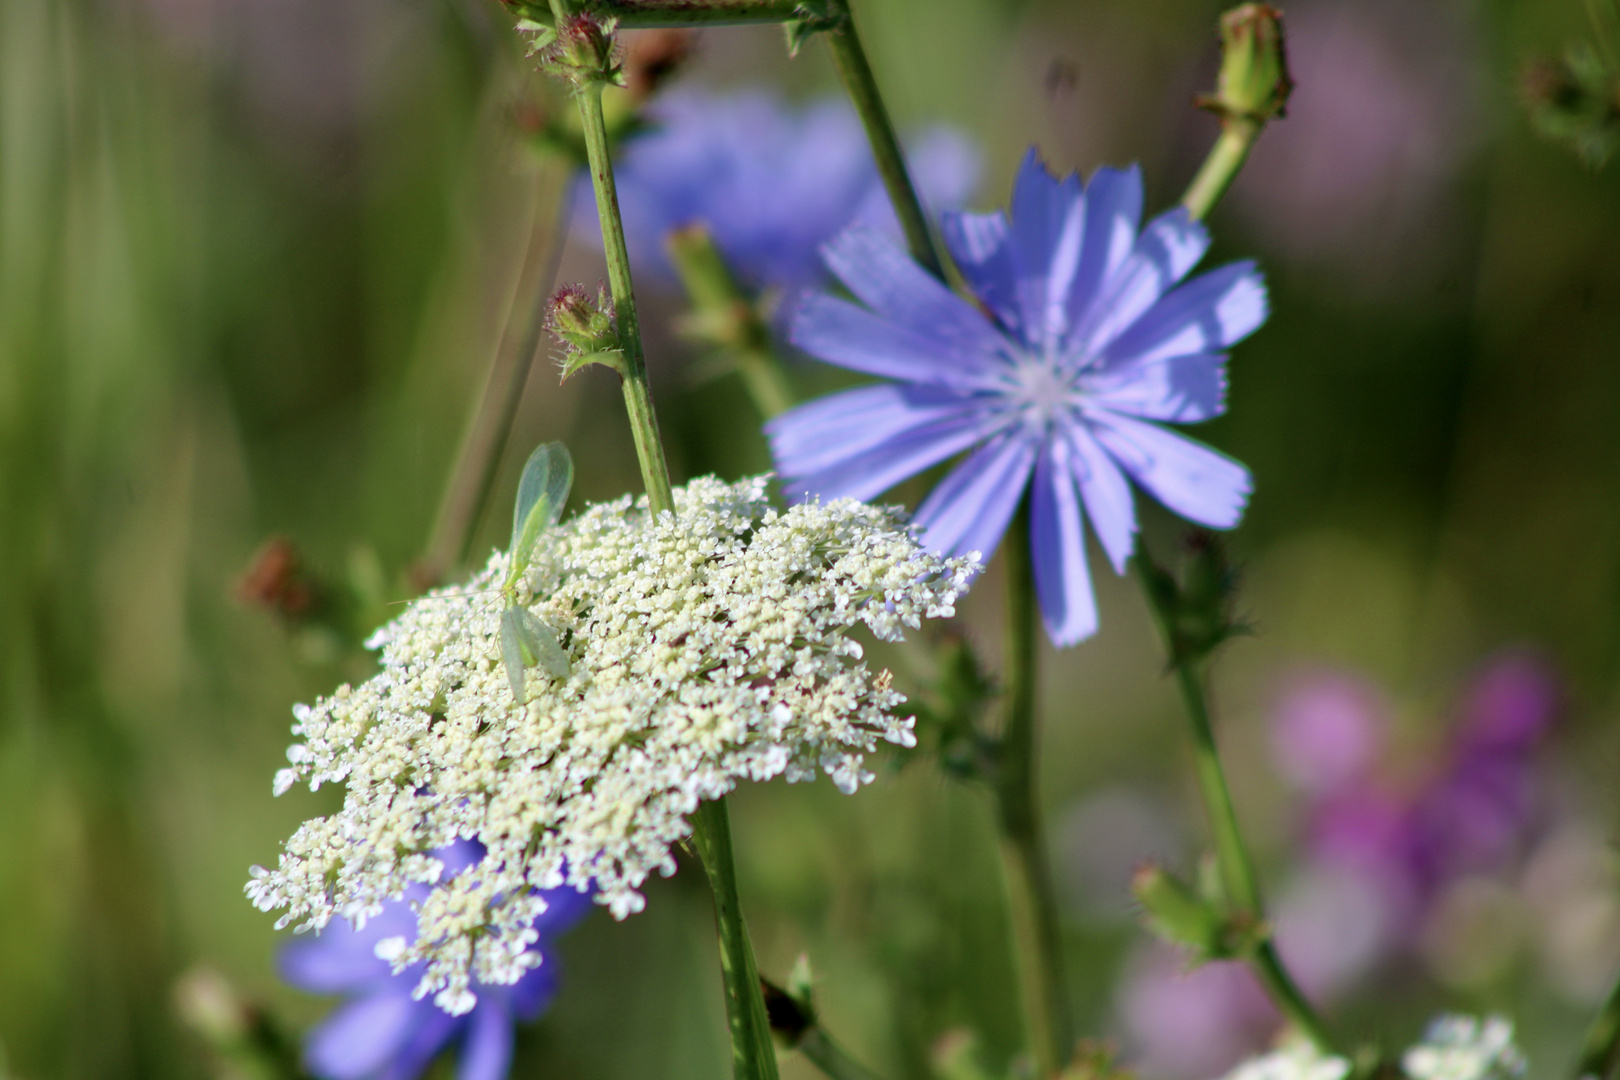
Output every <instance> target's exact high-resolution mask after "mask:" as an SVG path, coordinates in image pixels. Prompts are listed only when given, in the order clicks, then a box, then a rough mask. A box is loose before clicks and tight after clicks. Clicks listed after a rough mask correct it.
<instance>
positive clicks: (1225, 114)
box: [1198, 4, 1294, 123]
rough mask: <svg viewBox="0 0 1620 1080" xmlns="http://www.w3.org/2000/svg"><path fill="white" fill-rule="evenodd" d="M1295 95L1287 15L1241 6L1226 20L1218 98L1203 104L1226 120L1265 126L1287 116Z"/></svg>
mask: <svg viewBox="0 0 1620 1080" xmlns="http://www.w3.org/2000/svg"><path fill="white" fill-rule="evenodd" d="M1293 89H1294V82H1293V80H1292V79H1291V78H1289V76H1288V56H1287V50H1286V49H1285V47H1284V44H1283V24H1282V12H1280V11H1278V10H1277V9H1276V8H1274V7H1272V6H1271V5H1270V4H1241V5H1239V6H1238V7H1235V8H1233V9H1232V10H1230V11H1228V12H1227V13H1226V14H1224V15H1222V16H1221V73H1220V77H1219V79H1218V80H1217V82H1216V90H1215V93H1214V94H1209V95H1204V96H1202V97H1200V98H1199V100H1198V104H1199V105H1200V106H1201V107H1203V108H1206V109H1209V110H1210V111H1212V112H1215V113H1218V114H1220V116H1221V117H1222V118H1223V119H1232V118H1238V117H1242V118H1246V119H1249V120H1253V121H1257V122H1259V123H1265V122H1266V121H1267V120H1270V119H1271V118H1272V117H1280V116H1283V115H1285V110H1286V106H1287V104H1288V95H1289V93H1290V92H1291V91H1292V90H1293Z"/></svg>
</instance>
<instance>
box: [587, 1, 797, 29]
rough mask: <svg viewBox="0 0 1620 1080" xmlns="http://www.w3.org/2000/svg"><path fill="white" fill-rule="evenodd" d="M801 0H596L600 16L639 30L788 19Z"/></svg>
mask: <svg viewBox="0 0 1620 1080" xmlns="http://www.w3.org/2000/svg"><path fill="white" fill-rule="evenodd" d="M799 4H800V0H593V2H592V3H590V4H589V5H588V6H589V8H590V10H591V11H592V12H593V13H594V14H596V15H598V16H599V17H601V18H604V19H605V18H614V19H618V20H619V23H620V25H622V26H626V27H632V28H636V29H641V28H646V27H656V26H727V25H740V24H746V23H780V22H787V21H788V20H789V19H792V18H794V17H795V16H796V15H797V13H798V8H799Z"/></svg>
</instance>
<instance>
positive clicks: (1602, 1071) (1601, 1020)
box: [1575, 982, 1620, 1080]
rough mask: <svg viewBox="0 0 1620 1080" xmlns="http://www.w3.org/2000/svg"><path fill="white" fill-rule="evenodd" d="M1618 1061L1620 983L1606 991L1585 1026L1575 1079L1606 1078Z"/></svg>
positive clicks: (1602, 1079)
mask: <svg viewBox="0 0 1620 1080" xmlns="http://www.w3.org/2000/svg"><path fill="white" fill-rule="evenodd" d="M1617 1064H1620V982H1617V983H1615V986H1614V989H1613V990H1612V991H1610V992H1609V999H1608V1000H1607V1001H1605V1002H1604V1003H1603V1008H1601V1009H1599V1010H1598V1014H1597V1016H1595V1017H1593V1019H1592V1025H1591V1026H1590V1027H1588V1028H1587V1029H1586V1038H1585V1039H1584V1040H1582V1042H1581V1056H1580V1058H1579V1059H1578V1060H1577V1061H1576V1063H1575V1080H1608V1077H1609V1076H1610V1074H1612V1073H1613V1072H1614V1069H1615V1066H1616V1065H1617Z"/></svg>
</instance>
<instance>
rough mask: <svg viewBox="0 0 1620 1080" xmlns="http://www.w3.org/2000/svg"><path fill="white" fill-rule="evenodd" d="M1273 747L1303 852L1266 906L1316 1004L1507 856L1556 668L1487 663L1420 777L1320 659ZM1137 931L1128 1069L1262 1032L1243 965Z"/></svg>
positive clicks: (1365, 697) (1524, 832)
mask: <svg viewBox="0 0 1620 1080" xmlns="http://www.w3.org/2000/svg"><path fill="white" fill-rule="evenodd" d="M1284 687H1285V688H1284V692H1283V693H1282V694H1281V696H1280V697H1279V699H1278V704H1277V706H1276V708H1275V710H1274V712H1273V714H1272V724H1273V730H1272V747H1273V751H1274V753H1275V754H1276V756H1277V763H1278V766H1279V768H1280V770H1281V771H1282V773H1283V775H1284V776H1285V777H1287V778H1288V779H1289V780H1290V781H1291V782H1292V783H1293V784H1294V785H1295V786H1296V787H1297V789H1298V790H1299V791H1300V794H1301V796H1302V798H1303V800H1304V807H1303V809H1304V820H1305V822H1306V824H1305V828H1304V833H1303V836H1302V841H1303V862H1302V865H1301V866H1300V868H1299V869H1298V870H1297V872H1296V873H1295V874H1294V875H1293V877H1292V878H1291V879H1290V880H1289V881H1287V882H1286V883H1285V884H1284V886H1283V887H1282V888H1280V889H1278V890H1277V891H1276V899H1275V901H1274V902H1273V904H1272V905H1271V912H1270V914H1271V917H1272V922H1273V924H1274V925H1275V926H1276V929H1277V947H1278V950H1279V952H1281V954H1282V956H1283V959H1284V961H1285V962H1286V963H1287V964H1288V966H1289V968H1290V970H1291V971H1293V973H1294V975H1295V977H1296V978H1297V979H1298V980H1299V982H1300V984H1301V986H1302V988H1303V989H1304V990H1305V991H1306V993H1307V994H1308V995H1310V996H1311V997H1312V998H1314V999H1316V1000H1318V1001H1327V1000H1331V999H1333V998H1334V997H1336V996H1339V995H1342V994H1344V993H1345V992H1347V991H1349V990H1351V989H1353V988H1354V987H1355V986H1356V985H1357V984H1358V983H1359V982H1360V981H1361V980H1363V979H1364V978H1365V977H1366V976H1367V975H1368V974H1369V973H1370V972H1372V971H1373V970H1375V969H1376V968H1377V967H1378V966H1379V965H1380V964H1381V963H1383V962H1384V961H1386V960H1388V959H1389V958H1391V957H1392V956H1394V955H1397V954H1399V953H1404V952H1415V951H1416V950H1417V947H1418V943H1419V940H1420V938H1421V935H1422V932H1423V929H1424V925H1425V920H1426V919H1427V918H1428V916H1429V914H1430V912H1431V910H1432V909H1433V907H1434V905H1435V904H1436V903H1438V902H1439V901H1440V899H1441V897H1442V896H1443V895H1444V892H1445V890H1446V889H1447V888H1448V887H1449V886H1451V885H1453V884H1454V883H1456V882H1458V881H1460V880H1462V879H1463V878H1465V877H1468V876H1470V875H1484V874H1493V873H1501V872H1503V871H1504V870H1507V869H1511V868H1513V867H1514V866H1516V864H1517V863H1518V862H1519V861H1520V857H1521V856H1522V855H1523V854H1524V852H1525V850H1526V849H1527V847H1528V844H1529V841H1530V839H1531V838H1532V834H1533V833H1534V831H1535V829H1536V827H1537V826H1538V823H1539V820H1540V793H1539V789H1538V785H1537V777H1536V770H1535V760H1534V758H1535V750H1536V748H1537V747H1538V746H1539V744H1540V742H1541V739H1542V737H1543V736H1544V735H1545V734H1546V732H1547V730H1548V728H1549V727H1550V726H1551V725H1552V723H1553V722H1554V721H1555V720H1556V719H1557V717H1558V715H1559V712H1560V711H1561V709H1562V703H1563V694H1562V690H1561V686H1560V682H1559V680H1558V677H1557V675H1556V673H1555V672H1553V671H1552V669H1551V668H1550V667H1549V666H1548V665H1547V664H1546V663H1545V662H1544V661H1542V660H1540V659H1539V658H1538V657H1536V656H1535V655H1534V654H1531V653H1528V652H1522V651H1510V652H1505V653H1502V654H1499V655H1497V656H1496V657H1494V658H1492V659H1490V660H1488V661H1487V662H1486V663H1485V664H1484V665H1483V666H1482V667H1481V668H1480V669H1479V671H1478V672H1477V673H1476V674H1475V675H1474V676H1473V677H1472V678H1471V679H1470V680H1469V681H1468V683H1467V685H1466V686H1465V687H1464V689H1463V691H1462V693H1461V695H1460V699H1459V704H1458V708H1457V711H1456V720H1455V722H1454V724H1453V725H1452V727H1451V730H1450V731H1449V732H1447V734H1446V737H1445V739H1444V741H1443V743H1442V745H1441V748H1440V751H1439V753H1438V754H1437V756H1436V758H1435V761H1434V763H1433V765H1432V766H1431V768H1430V769H1429V770H1428V771H1427V772H1426V773H1423V774H1421V777H1420V781H1419V783H1418V784H1417V785H1416V786H1415V787H1413V786H1405V787H1403V786H1401V785H1400V784H1398V783H1397V779H1396V776H1395V775H1394V774H1395V770H1394V769H1392V768H1391V764H1392V763H1391V762H1389V761H1388V760H1381V755H1380V750H1381V748H1382V747H1383V746H1384V744H1385V733H1386V729H1387V727H1388V724H1389V710H1388V708H1387V706H1386V705H1385V704H1384V703H1383V700H1382V698H1381V697H1380V696H1379V694H1378V693H1377V691H1376V690H1375V689H1374V688H1373V687H1371V686H1370V685H1368V684H1367V683H1366V682H1364V681H1362V680H1360V679H1358V678H1356V677H1355V676H1352V675H1350V674H1348V673H1345V672H1342V671H1337V670H1334V669H1330V668H1321V669H1315V670H1310V671H1307V672H1304V673H1302V674H1300V675H1297V676H1295V677H1293V678H1291V679H1290V680H1289V681H1287V682H1286V683H1285V684H1284ZM1185 964H1186V958H1185V956H1184V954H1182V953H1180V952H1179V951H1177V950H1175V949H1172V948H1170V947H1169V946H1166V945H1163V944H1161V943H1158V942H1149V943H1145V944H1144V946H1143V947H1142V948H1140V949H1138V950H1137V952H1136V954H1135V955H1134V957H1133V958H1132V960H1131V961H1130V962H1129V963H1128V965H1127V970H1126V974H1125V977H1124V980H1123V981H1122V983H1121V985H1120V988H1119V990H1118V993H1117V998H1116V1001H1117V1005H1118V1010H1119V1017H1120V1021H1121V1023H1122V1024H1123V1026H1124V1028H1125V1031H1126V1034H1127V1038H1128V1042H1129V1046H1130V1048H1131V1050H1132V1051H1133V1053H1134V1054H1135V1055H1136V1058H1135V1062H1134V1064H1135V1065H1136V1067H1137V1068H1138V1070H1139V1071H1140V1073H1141V1074H1142V1075H1143V1076H1145V1077H1149V1078H1153V1080H1159V1078H1176V1080H1194V1078H1202V1077H1209V1076H1215V1075H1219V1074H1220V1073H1221V1072H1222V1071H1223V1070H1225V1069H1226V1068H1228V1067H1229V1066H1230V1065H1232V1064H1233V1063H1234V1062H1235V1061H1236V1060H1237V1059H1239V1058H1240V1057H1242V1056H1244V1055H1245V1054H1248V1053H1252V1052H1254V1051H1255V1050H1257V1049H1259V1047H1260V1046H1261V1045H1262V1044H1263V1042H1264V1041H1265V1039H1266V1038H1267V1037H1268V1036H1269V1035H1270V1034H1272V1033H1273V1031H1274V1030H1275V1028H1276V1026H1277V1024H1278V1022H1279V1021H1278V1017H1277V1015H1276V1013H1275V1011H1274V1010H1272V1008H1271V1006H1270V1004H1269V1003H1268V1002H1267V1001H1266V1000H1265V998H1264V996H1263V995H1262V994H1261V992H1260V989H1259V987H1258V985H1257V984H1256V983H1255V982H1254V980H1253V978H1252V977H1251V976H1250V975H1249V974H1248V972H1247V971H1245V970H1244V969H1242V968H1241V967H1239V966H1238V965H1236V964H1232V963H1221V964H1210V965H1207V966H1206V967H1203V968H1200V969H1198V970H1197V971H1194V972H1192V973H1190V974H1189V973H1186V972H1185Z"/></svg>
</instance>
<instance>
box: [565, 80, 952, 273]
mask: <svg viewBox="0 0 1620 1080" xmlns="http://www.w3.org/2000/svg"><path fill="white" fill-rule="evenodd" d="M648 119H649V120H651V121H652V123H653V124H654V125H656V126H655V127H654V129H653V130H652V131H650V132H648V133H646V134H644V135H640V136H637V137H635V138H632V139H631V140H629V141H628V142H627V143H626V144H625V146H624V150H623V154H622V156H621V157H620V160H619V161H618V162H616V164H615V169H614V176H615V180H616V182H617V184H618V191H619V212H620V214H621V215H622V216H623V218H624V227H625V238H626V242H627V243H628V244H629V245H630V256H631V258H632V260H634V261H635V263H636V264H637V268H638V269H641V270H645V271H653V272H657V273H668V272H669V271H668V264H667V263H666V262H665V261H664V247H663V245H664V237H665V236H666V235H668V233H669V231H670V230H671V229H674V228H677V227H679V226H682V225H687V224H691V223H693V222H702V223H703V224H705V225H707V226H708V228H709V231H710V233H711V234H712V235H713V236H714V239H715V243H716V244H717V245H718V246H719V248H720V250H721V252H722V253H724V254H725V256H726V258H727V259H728V260H729V262H730V263H731V266H732V269H733V271H734V272H735V273H736V274H737V275H738V276H739V277H740V278H741V279H742V280H743V281H744V282H745V283H746V284H748V285H749V286H752V287H753V288H764V287H766V286H777V287H782V288H794V287H800V286H804V285H810V284H815V283H817V282H820V281H821V280H823V279H824V273H823V270H822V266H821V261H820V257H819V256H818V254H817V247H818V245H820V244H821V243H823V242H824V241H826V240H827V239H829V238H830V237H832V236H833V235H834V234H836V233H837V232H838V231H839V230H840V229H842V228H844V227H845V226H846V225H849V224H851V223H852V222H861V223H863V224H867V225H870V226H873V227H874V228H878V229H882V230H885V231H887V232H889V233H891V234H892V235H894V236H899V235H900V226H899V223H898V222H897V221H896V219H895V216H894V211H893V209H892V208H891V207H890V206H889V200H888V196H887V195H885V194H884V191H883V185H882V183H881V181H880V179H879V177H878V172H877V166H876V165H875V164H874V163H873V161H872V153H871V150H870V148H869V146H868V143H867V139H866V133H865V131H864V130H863V129H862V128H861V124H860V121H859V120H858V119H857V118H856V116H855V113H854V110H853V109H851V108H850V106H849V104H848V103H847V102H845V101H843V100H841V99H837V100H827V101H822V102H817V103H815V104H811V105H808V106H804V107H802V108H795V107H792V106H789V105H787V104H784V103H783V102H782V100H781V99H780V98H778V97H777V96H775V95H774V94H771V93H768V92H766V91H763V90H748V91H743V92H741V93H733V94H724V95H722V94H714V93H708V92H704V91H700V90H690V89H685V90H675V91H672V92H670V93H667V94H664V95H662V96H661V97H659V98H658V99H657V100H656V102H654V104H653V105H652V106H651V107H650V108H649V109H648ZM911 149H912V154H911V155H910V162H911V166H912V170H913V173H914V176H913V181H914V182H915V183H916V184H917V187H918V189H919V191H920V193H921V195H922V198H923V199H924V201H925V202H927V203H929V204H930V205H934V206H960V205H961V204H962V203H963V202H964V201H965V200H966V199H967V197H968V196H969V195H971V194H972V192H973V188H974V186H975V184H976V182H977V180H978V175H979V156H978V152H977V151H976V150H975V149H974V148H973V146H972V144H971V143H969V142H968V140H967V138H966V137H965V136H963V135H961V134H960V133H959V132H956V131H954V130H951V129H948V128H943V127H936V128H932V129H930V130H928V131H927V132H925V133H923V134H922V136H921V137H920V138H919V139H917V140H916V142H915V145H914V146H913V147H912V148H911ZM574 207H575V217H574V228H575V231H576V232H577V233H578V234H579V235H581V236H582V237H584V238H586V239H587V240H589V241H590V242H591V243H593V244H595V245H596V246H598V247H600V246H601V243H602V236H601V231H600V227H599V225H598V223H597V217H596V204H595V202H594V201H593V199H592V195H591V189H590V181H589V178H588V177H584V176H581V178H580V180H579V182H578V185H577V187H576V190H575V197H574Z"/></svg>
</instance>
